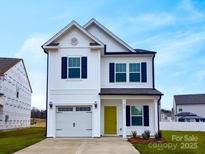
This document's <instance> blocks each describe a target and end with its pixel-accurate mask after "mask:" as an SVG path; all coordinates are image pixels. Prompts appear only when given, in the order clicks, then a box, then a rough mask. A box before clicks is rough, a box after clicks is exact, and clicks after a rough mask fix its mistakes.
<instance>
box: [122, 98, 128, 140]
mask: <svg viewBox="0 0 205 154" xmlns="http://www.w3.org/2000/svg"><path fill="white" fill-rule="evenodd" d="M122 137H123V138H127V132H126V99H123V100H122Z"/></svg>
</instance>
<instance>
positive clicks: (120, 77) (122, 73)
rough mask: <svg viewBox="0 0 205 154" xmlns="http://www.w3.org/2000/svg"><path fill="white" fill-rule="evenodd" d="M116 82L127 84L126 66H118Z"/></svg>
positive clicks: (121, 64)
mask: <svg viewBox="0 0 205 154" xmlns="http://www.w3.org/2000/svg"><path fill="white" fill-rule="evenodd" d="M115 76H116V82H126V64H125V63H118V64H116V72H115Z"/></svg>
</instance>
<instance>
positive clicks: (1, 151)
mask: <svg viewBox="0 0 205 154" xmlns="http://www.w3.org/2000/svg"><path fill="white" fill-rule="evenodd" d="M44 135H45V128H40V127H39V128H24V129H18V130H13V131H7V132H3V131H0V154H10V153H13V152H15V151H18V150H20V149H23V148H25V147H27V146H29V145H32V144H34V143H37V142H39V141H41V140H43V139H44V138H45V136H44Z"/></svg>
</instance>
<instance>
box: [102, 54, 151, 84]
mask: <svg viewBox="0 0 205 154" xmlns="http://www.w3.org/2000/svg"><path fill="white" fill-rule="evenodd" d="M141 62H146V63H147V82H145V83H142V82H139V83H138V82H137V83H136V82H129V63H141ZM109 63H127V70H126V71H127V82H121V83H119V82H118V83H116V82H114V83H110V82H109ZM101 74H102V75H101V78H102V80H101V87H102V88H152V86H153V84H152V58H151V57H116V56H113V57H102V59H101Z"/></svg>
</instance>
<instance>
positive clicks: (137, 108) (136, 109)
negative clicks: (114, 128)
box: [131, 106, 142, 115]
mask: <svg viewBox="0 0 205 154" xmlns="http://www.w3.org/2000/svg"><path fill="white" fill-rule="evenodd" d="M131 111H132V112H131V113H132V115H142V107H140V106H132V110H131Z"/></svg>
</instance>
